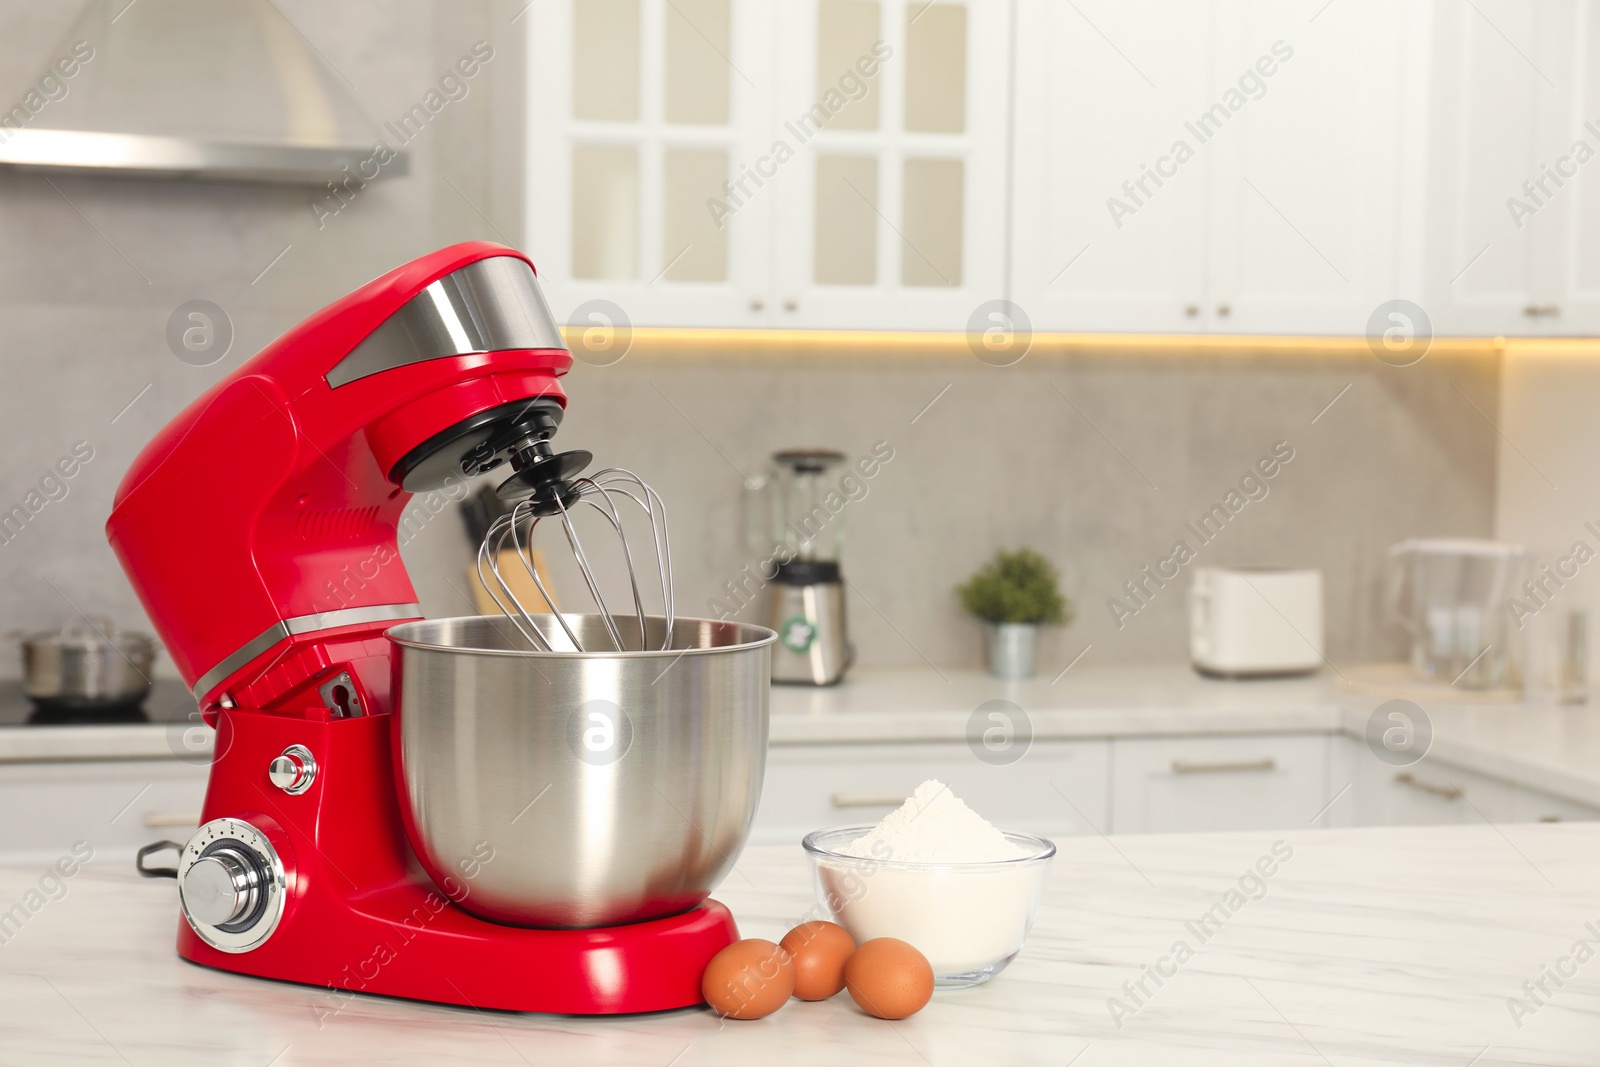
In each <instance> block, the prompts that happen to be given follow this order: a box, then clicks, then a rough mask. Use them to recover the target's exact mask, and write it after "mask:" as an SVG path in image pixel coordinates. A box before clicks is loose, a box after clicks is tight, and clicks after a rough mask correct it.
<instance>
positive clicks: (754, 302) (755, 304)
mask: <svg viewBox="0 0 1600 1067" xmlns="http://www.w3.org/2000/svg"><path fill="white" fill-rule="evenodd" d="M766 306H767V302H766V301H765V300H763V299H761V298H760V297H759V296H752V297H751V298H750V310H751V311H760V310H761V309H762V308H765V307H766Z"/></svg>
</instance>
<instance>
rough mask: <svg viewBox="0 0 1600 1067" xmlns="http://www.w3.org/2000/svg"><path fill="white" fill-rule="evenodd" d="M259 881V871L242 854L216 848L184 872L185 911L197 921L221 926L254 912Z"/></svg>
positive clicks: (258, 892) (259, 887)
mask: <svg viewBox="0 0 1600 1067" xmlns="http://www.w3.org/2000/svg"><path fill="white" fill-rule="evenodd" d="M261 882H262V878H261V869H260V868H259V867H258V866H257V865H256V864H254V863H252V862H250V860H249V859H247V858H246V857H245V856H244V855H243V854H242V853H240V852H238V851H237V850H235V849H231V848H223V849H218V850H217V851H215V852H212V853H210V854H208V855H205V856H202V857H200V858H199V859H198V860H195V861H194V863H193V864H191V865H190V866H189V869H188V871H186V872H185V873H184V879H183V906H184V910H186V911H187V912H188V913H189V914H190V916H192V917H193V918H195V919H197V920H199V921H200V922H203V923H207V924H208V925H211V926H223V925H225V924H227V923H231V922H234V921H235V920H237V919H241V918H243V917H245V916H247V915H249V914H250V913H251V912H252V911H254V910H255V906H256V901H257V899H258V897H259V894H260V892H261Z"/></svg>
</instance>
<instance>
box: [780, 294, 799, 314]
mask: <svg viewBox="0 0 1600 1067" xmlns="http://www.w3.org/2000/svg"><path fill="white" fill-rule="evenodd" d="M783 310H785V311H798V310H800V301H798V300H796V299H795V298H794V297H792V296H791V297H788V298H786V299H785V300H784V302H783Z"/></svg>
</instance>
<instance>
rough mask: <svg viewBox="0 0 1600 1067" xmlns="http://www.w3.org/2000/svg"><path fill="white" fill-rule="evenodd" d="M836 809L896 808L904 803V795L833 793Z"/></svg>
mask: <svg viewBox="0 0 1600 1067" xmlns="http://www.w3.org/2000/svg"><path fill="white" fill-rule="evenodd" d="M831 799H832V800H833V806H834V807H836V808H898V807H899V806H900V805H902V804H904V803H905V802H906V794H904V793H835V794H833V797H832V798H831Z"/></svg>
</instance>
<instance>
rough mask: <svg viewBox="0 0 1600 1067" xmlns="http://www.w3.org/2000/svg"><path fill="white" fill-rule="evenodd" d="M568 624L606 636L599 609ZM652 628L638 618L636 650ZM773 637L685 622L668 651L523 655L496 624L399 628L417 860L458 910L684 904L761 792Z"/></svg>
mask: <svg viewBox="0 0 1600 1067" xmlns="http://www.w3.org/2000/svg"><path fill="white" fill-rule="evenodd" d="M565 618H566V620H567V622H568V625H570V626H572V627H573V629H574V631H575V632H576V633H577V636H578V638H579V640H580V642H583V643H589V642H592V643H589V644H588V647H591V648H593V647H596V646H604V645H606V644H609V641H608V640H607V638H606V637H605V630H604V625H603V622H602V620H601V617H600V616H598V615H568V616H565ZM534 620H535V621H536V622H537V623H539V625H540V628H541V630H543V631H544V632H546V633H556V632H559V627H558V626H557V625H556V624H555V623H554V621H553V620H552V619H550V618H548V617H541V616H537V615H536V616H534ZM617 623H618V625H619V626H623V625H625V624H631V625H632V626H633V631H634V632H633V633H632V634H631V635H629V634H625V635H624V636H625V637H627V638H628V640H629V641H630V642H634V641H636V640H637V636H638V635H637V629H638V626H637V623H633V622H632V620H628V619H624V618H621V617H619V618H618V619H617ZM662 626H664V620H662V619H660V618H657V617H651V618H649V619H648V620H647V627H648V628H649V629H650V630H651V631H652V632H651V633H650V634H649V635H647V636H648V640H647V641H645V642H644V644H645V646H646V647H656V646H659V645H660V644H661V637H662V636H663V635H662V633H661V627H662ZM776 636H777V635H775V634H774V633H773V632H772V631H771V630H768V629H765V628H764V627H760V626H749V625H745V624H741V623H734V622H714V621H711V620H709V619H678V620H677V621H676V622H675V623H674V624H673V627H672V643H671V651H665V652H623V653H613V652H595V653H580V652H559V651H558V652H531V651H528V650H527V642H526V640H525V639H524V638H523V637H522V636H521V635H520V634H518V632H517V630H516V629H515V627H513V626H512V624H511V622H510V621H509V620H507V619H505V618H503V617H496V616H482V617H473V618H457V619H430V620H426V621H422V622H408V623H402V624H401V625H399V626H396V627H394V628H392V629H391V630H389V631H388V637H389V639H390V640H391V641H392V642H393V643H394V645H395V657H394V659H395V685H394V710H395V715H396V717H397V723H396V728H395V735H394V736H395V745H396V767H397V773H398V778H399V781H398V783H397V786H398V789H399V791H400V793H401V798H400V803H401V810H402V812H403V814H404V816H405V821H406V831H407V834H408V836H409V837H410V840H411V846H412V848H413V849H414V850H415V852H416V854H417V857H418V859H420V860H421V862H422V865H423V867H424V868H426V870H427V871H428V873H429V875H431V876H432V878H433V880H434V881H435V883H437V884H438V885H439V887H440V889H442V890H443V891H444V892H445V893H446V895H448V896H449V897H450V899H452V900H454V901H455V902H456V903H457V904H459V905H460V906H461V907H463V908H465V909H466V910H467V911H470V912H472V913H473V914H475V915H477V916H479V917H481V918H484V919H489V920H491V921H494V922H501V923H509V924H512V925H518V926H551V927H592V926H609V925H613V924H617V923H629V922H640V921H643V920H646V919H654V918H659V917H661V916H665V915H673V914H677V913H678V912H682V911H687V910H688V909H689V908H692V907H694V906H695V905H696V904H698V903H700V902H701V901H702V900H704V899H705V898H706V896H707V895H708V894H709V893H710V892H711V890H712V889H713V888H714V887H715V886H716V884H717V883H718V882H719V881H721V880H722V878H723V877H724V876H725V875H726V874H727V873H728V871H729V869H730V868H731V867H732V866H733V862H734V860H735V858H737V857H738V855H739V852H740V850H741V849H742V848H743V847H744V842H745V837H746V835H747V834H748V833H749V829H750V820H751V818H752V817H753V816H754V815H755V810H756V802H757V800H759V799H760V796H761V778H762V774H763V772H764V770H765V767H766V752H767V696H768V691H769V686H770V678H771V662H772V650H771V645H772V642H773V641H774V640H776ZM530 965H532V964H530Z"/></svg>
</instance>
